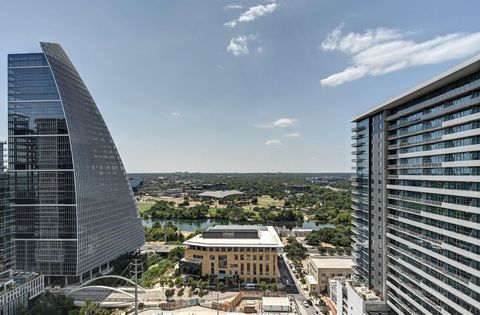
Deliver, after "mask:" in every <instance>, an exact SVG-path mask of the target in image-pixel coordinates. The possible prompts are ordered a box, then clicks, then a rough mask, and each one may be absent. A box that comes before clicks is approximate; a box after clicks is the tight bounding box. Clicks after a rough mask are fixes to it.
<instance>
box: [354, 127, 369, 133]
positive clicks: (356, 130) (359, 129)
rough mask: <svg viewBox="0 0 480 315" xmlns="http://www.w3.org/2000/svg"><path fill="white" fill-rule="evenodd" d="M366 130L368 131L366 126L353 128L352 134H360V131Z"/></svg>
mask: <svg viewBox="0 0 480 315" xmlns="http://www.w3.org/2000/svg"><path fill="white" fill-rule="evenodd" d="M365 129H366V126H357V127H353V128H352V132H358V131H362V130H365Z"/></svg>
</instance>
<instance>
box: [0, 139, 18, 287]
mask: <svg viewBox="0 0 480 315" xmlns="http://www.w3.org/2000/svg"><path fill="white" fill-rule="evenodd" d="M6 149H7V147H6V143H5V142H0V159H1V160H0V279H2V278H9V277H10V276H11V274H12V269H13V264H14V262H15V257H14V255H15V250H14V239H13V237H14V233H15V231H14V225H13V219H14V216H13V210H12V205H11V203H10V198H11V196H10V180H9V176H8V173H7V172H6V170H7V168H6V160H5V158H6Z"/></svg>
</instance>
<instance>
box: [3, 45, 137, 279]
mask: <svg viewBox="0 0 480 315" xmlns="http://www.w3.org/2000/svg"><path fill="white" fill-rule="evenodd" d="M41 48H42V51H43V52H42V53H32V54H14V55H9V56H8V132H9V170H10V171H11V176H12V177H11V180H12V184H13V198H12V200H13V207H14V212H15V221H16V223H15V224H16V233H15V239H16V242H15V246H16V267H17V268H18V269H20V270H28V271H30V270H32V271H37V272H41V273H43V274H44V275H46V276H51V277H50V279H52V277H62V278H61V279H62V281H63V280H65V281H66V282H67V281H68V282H72V281H79V280H80V281H82V279H85V277H88V276H90V275H91V273H96V272H98V271H101V270H102V268H106V267H107V266H108V263H109V262H110V261H111V260H113V259H115V258H117V257H118V256H120V255H122V254H124V253H127V252H130V251H133V250H135V249H138V248H139V247H140V246H141V245H142V244H143V243H144V233H143V228H142V225H141V221H140V217H139V215H138V211H137V208H136V205H135V200H134V196H133V193H132V190H131V188H130V185H129V183H128V178H127V176H126V172H125V169H124V167H123V164H122V161H121V159H120V156H119V154H118V152H117V149H116V147H115V144H114V143H113V140H112V137H111V136H110V133H109V131H108V129H107V126H106V124H105V121H104V120H103V118H102V115H101V114H100V112H99V110H98V108H97V106H96V105H95V102H94V100H93V98H92V96H91V95H90V93H89V92H88V90H87V88H86V86H85V84H84V83H83V81H82V79H81V78H80V75H79V74H78V72H77V70H76V69H75V67H74V66H73V64H72V63H71V62H70V60H69V58H68V57H67V55H66V54H65V52H64V50H63V49H62V47H61V46H60V45H58V44H53V43H41Z"/></svg>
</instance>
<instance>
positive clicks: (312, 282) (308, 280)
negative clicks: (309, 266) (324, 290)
mask: <svg viewBox="0 0 480 315" xmlns="http://www.w3.org/2000/svg"><path fill="white" fill-rule="evenodd" d="M305 278H307V282H308V283H310V284H318V282H317V280H316V279H315V277H314V276H312V275H308V276H306V277H305Z"/></svg>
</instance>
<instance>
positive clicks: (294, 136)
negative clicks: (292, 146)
mask: <svg viewBox="0 0 480 315" xmlns="http://www.w3.org/2000/svg"><path fill="white" fill-rule="evenodd" d="M283 136H284V137H285V138H298V137H300V134H299V133H298V132H292V133H287V134H285V135H283Z"/></svg>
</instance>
